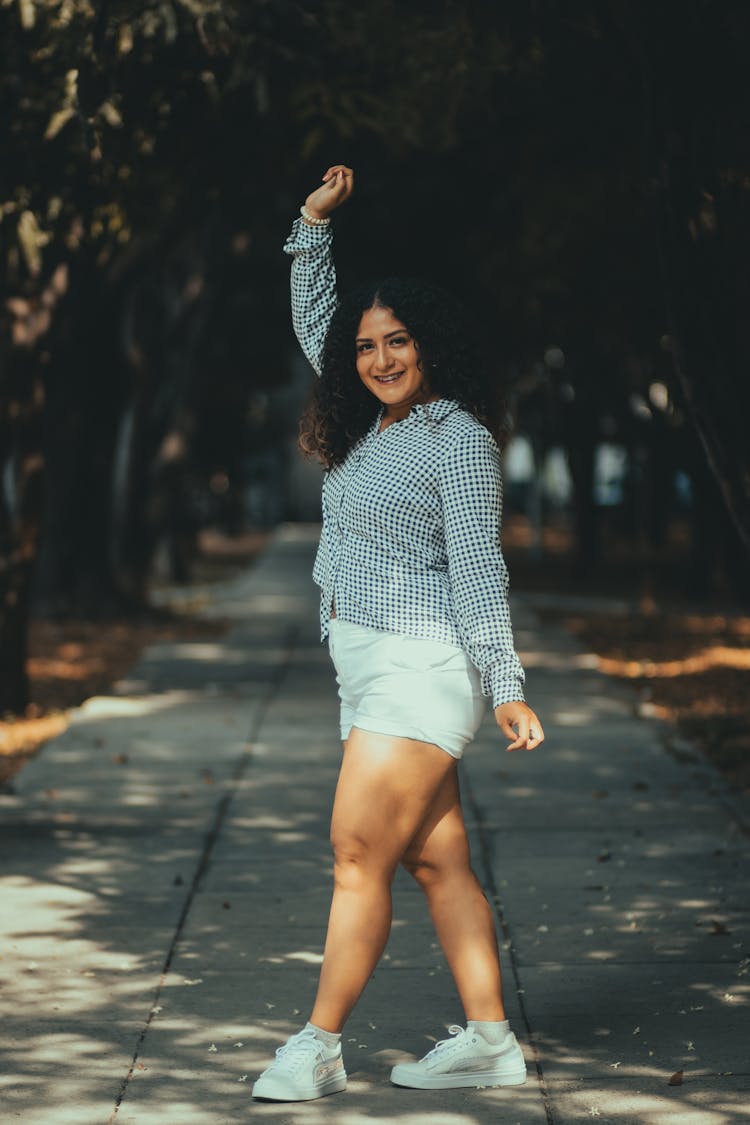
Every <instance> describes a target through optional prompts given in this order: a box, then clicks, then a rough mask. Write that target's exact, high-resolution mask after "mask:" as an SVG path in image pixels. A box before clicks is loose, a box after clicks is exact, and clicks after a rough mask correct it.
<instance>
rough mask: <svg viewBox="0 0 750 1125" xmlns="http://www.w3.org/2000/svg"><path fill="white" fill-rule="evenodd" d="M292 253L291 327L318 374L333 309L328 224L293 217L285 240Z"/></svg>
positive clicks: (329, 227)
mask: <svg viewBox="0 0 750 1125" xmlns="http://www.w3.org/2000/svg"><path fill="white" fill-rule="evenodd" d="M284 253H285V254H291V255H292V259H293V260H292V277H291V289H292V326H293V328H294V334H295V336H296V337H297V339H298V340H299V344H300V347H301V348H302V351H303V352H304V353H305V355H306V356H307V358H308V360H309V361H310V363H311V364H312V366H313V368H314V370H315V373H316V374H317V375H320V372H321V365H322V358H323V342H324V340H325V338H326V332H327V331H328V326H329V324H330V323H331V317H332V316H333V311H334V309H335V308H336V300H337V297H336V269H335V266H334V264H333V229H332V227H331V225H330V224H329V225H327V226H310V224H309V223H305V222H303V221H302V219H295V220H294V222H293V223H292V232H291V234H290V235H289V237H288V238H287V240H286V242H285V243H284Z"/></svg>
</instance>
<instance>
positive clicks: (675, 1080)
mask: <svg viewBox="0 0 750 1125" xmlns="http://www.w3.org/2000/svg"><path fill="white" fill-rule="evenodd" d="M684 1075H685V1071H684V1070H676V1071H675V1072H674V1074H673V1075H672V1077H671V1078H670V1079H669V1082H667V1086H681V1085H682V1079H683V1077H684Z"/></svg>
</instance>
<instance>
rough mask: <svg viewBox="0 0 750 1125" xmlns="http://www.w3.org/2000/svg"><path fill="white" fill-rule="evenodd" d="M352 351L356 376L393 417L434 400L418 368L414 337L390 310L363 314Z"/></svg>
mask: <svg viewBox="0 0 750 1125" xmlns="http://www.w3.org/2000/svg"><path fill="white" fill-rule="evenodd" d="M355 347H356V351H357V374H358V375H359V377H360V379H361V380H362V382H363V383H364V385H365V386H366V387H367V389H368V391H371V392H372V394H374V395H375V397H376V398H377V399H380V401H381V402H382V403H384V404H385V407H386V410H387V412H388V413H389V414H391V415H392V416H393V415H395V416H397V417H401V416H405V415H406V414H408V413H409V410H410V409H411V407H412V406H413V405H414V403H416V402H428V401H430V399H431V398H435V397H436V396H434V395H431V392H430V389H429V387H428V385H427V381H426V379H425V377H424V375H423V373H422V371H421V370H420V369H419V367H418V366H417V364H418V361H419V353H418V352H417V349H416V347H415V344H414V339H413V337H412V336H411V334H410V333H409V331H408V330H407V328H406V326H405V325H403V324H402V323H401V321H400V320H397V319H396V317H395V316H394V315H393V312H392V311H391V309H384V308H380V307H379V306H375V307H374V308H371V309H367V310H366V311H365V312H364V313H363V314H362V319H361V320H360V322H359V328H358V329H357V337H356V340H355Z"/></svg>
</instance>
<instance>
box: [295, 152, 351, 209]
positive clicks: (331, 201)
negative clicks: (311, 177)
mask: <svg viewBox="0 0 750 1125" xmlns="http://www.w3.org/2000/svg"><path fill="white" fill-rule="evenodd" d="M353 191H354V171H353V170H352V169H351V168H347V166H346V165H345V164H334V165H333V166H332V167H331V168H329V169H328V171H327V172H326V173H325V175H324V176H323V184H322V185H321V187H319V188H316V189H315V191H311V192H310V194H309V195H308V197H307V199H306V200H305V207H306V208H307V210H308V211H309V212H310V214H311V215H313V216H314V218H316V219H326V218H327V217H328V216H329V215H330V213H331V211H335V210H336V208H337V207H340V206H341V204H342V203H345V202H346V200H347V199H348V198H349V196H350V195H351V194H352V192H353Z"/></svg>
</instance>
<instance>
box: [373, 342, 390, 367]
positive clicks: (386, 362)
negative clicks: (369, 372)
mask: <svg viewBox="0 0 750 1125" xmlns="http://www.w3.org/2000/svg"><path fill="white" fill-rule="evenodd" d="M392 364H393V356H392V355H388V350H387V348H386V347H385V346H383V347H381V348H378V349H377V352H376V354H375V367H376V369H377V370H378V371H387V370H388V368H389V367H391V366H392Z"/></svg>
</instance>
